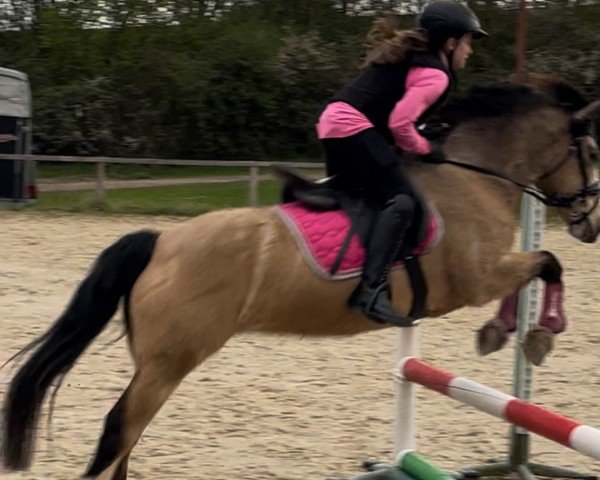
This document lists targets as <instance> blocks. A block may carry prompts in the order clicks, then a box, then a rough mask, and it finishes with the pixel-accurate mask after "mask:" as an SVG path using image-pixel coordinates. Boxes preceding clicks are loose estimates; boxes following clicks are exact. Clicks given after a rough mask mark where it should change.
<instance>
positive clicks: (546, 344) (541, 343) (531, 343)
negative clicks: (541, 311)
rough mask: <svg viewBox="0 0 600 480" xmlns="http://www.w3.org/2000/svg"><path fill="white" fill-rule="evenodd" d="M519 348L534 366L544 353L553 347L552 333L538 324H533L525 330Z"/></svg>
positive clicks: (541, 359)
mask: <svg viewBox="0 0 600 480" xmlns="http://www.w3.org/2000/svg"><path fill="white" fill-rule="evenodd" d="M521 348H522V349H523V353H524V354H525V358H527V360H529V361H530V362H531V363H533V364H534V365H536V366H540V365H541V364H542V363H543V362H544V358H546V355H548V353H550V352H551V351H552V349H553V348H554V333H552V332H551V331H550V330H549V329H547V328H544V327H540V326H539V325H538V326H535V327H533V328H532V329H531V330H529V332H527V336H526V337H525V341H524V342H523V343H522V344H521Z"/></svg>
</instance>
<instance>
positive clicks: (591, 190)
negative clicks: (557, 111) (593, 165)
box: [420, 138, 600, 225]
mask: <svg viewBox="0 0 600 480" xmlns="http://www.w3.org/2000/svg"><path fill="white" fill-rule="evenodd" d="M573 152H576V153H577V163H578V165H579V170H580V172H581V176H582V179H583V185H584V186H583V188H581V189H580V190H578V191H577V192H575V193H574V194H573V195H569V196H566V195H558V194H556V193H549V194H546V193H544V192H543V191H542V190H541V189H539V188H537V187H535V186H532V185H526V184H524V183H521V182H518V181H517V180H514V179H512V178H510V177H509V176H508V175H505V174H503V173H501V172H498V171H496V170H492V169H489V168H485V167H480V166H477V165H471V164H469V163H463V162H456V161H454V160H449V159H436V160H433V161H427V160H425V159H423V160H422V161H423V162H426V163H435V164H448V165H454V166H456V167H459V168H464V169H466V170H471V171H474V172H477V173H481V174H484V175H489V176H492V177H496V178H500V179H502V180H506V181H508V182H510V183H512V184H513V185H515V186H516V187H518V188H519V189H521V190H522V191H523V193H526V194H527V195H531V196H532V197H534V198H536V199H537V200H539V201H540V202H542V203H543V204H544V205H546V206H549V207H557V208H571V207H572V206H573V204H574V203H575V202H576V201H578V200H580V199H586V198H587V197H592V196H596V197H597V198H596V201H595V202H594V204H593V206H592V208H591V209H590V210H588V211H586V212H584V213H582V214H581V215H579V216H578V218H577V219H575V220H573V221H572V222H570V224H571V225H576V224H578V223H581V222H583V221H585V220H586V219H587V217H588V216H589V215H590V214H591V213H592V212H593V211H594V209H595V208H596V207H597V206H598V204H599V203H600V182H597V181H596V182H593V183H592V184H589V185H588V181H589V178H588V175H587V172H586V170H585V157H584V154H583V148H582V145H581V138H576V139H575V145H571V146H570V147H569V150H568V151H567V153H566V155H565V156H564V157H563V158H562V159H561V160H560V162H558V164H557V165H556V166H555V167H553V168H551V169H550V170H549V171H548V172H545V173H544V174H542V175H541V176H540V177H539V179H540V180H543V179H545V178H548V177H550V176H552V175H554V174H555V173H556V172H558V171H559V170H560V169H561V168H562V167H563V166H564V165H565V164H566V163H567V161H568V160H569V157H570V156H571V154H572V153H573ZM420 158H422V157H420Z"/></svg>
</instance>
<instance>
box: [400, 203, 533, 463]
mask: <svg viewBox="0 0 600 480" xmlns="http://www.w3.org/2000/svg"><path fill="white" fill-rule="evenodd" d="M544 219H545V207H544V205H543V204H542V203H541V202H539V201H537V200H535V199H533V198H530V197H529V196H527V195H525V196H524V197H523V200H522V203H521V250H522V251H533V250H539V248H540V245H541V238H542V232H543V229H544ZM538 291H539V286H538V282H537V281H534V282H532V283H531V284H530V285H529V287H528V288H526V289H524V290H523V292H522V293H521V298H520V302H519V325H518V334H517V335H518V343H519V344H520V342H521V341H522V340H523V339H524V338H525V335H526V333H527V330H528V328H529V325H530V324H531V323H535V322H536V320H537V316H538V314H539V312H538V303H539V302H538ZM419 329H420V327H418V326H416V327H412V328H403V329H399V332H398V342H397V345H398V346H397V360H400V359H402V358H404V357H419V353H420V352H419ZM515 350H516V353H515V396H516V397H518V398H522V399H526V400H527V399H529V398H530V394H531V378H532V373H531V372H532V369H531V364H530V363H529V362H527V360H526V359H525V357H524V355H523V353H522V351H521V349H520V348H516V349H515ZM395 376H396V404H397V410H396V428H395V453H396V454H398V453H399V452H401V451H403V450H406V449H415V448H416V446H417V445H416V443H417V442H416V409H415V401H416V400H415V391H414V385H413V384H412V383H411V382H405V381H403V380H402V379H401V377H400V376H399V375H398V372H396V375H395ZM523 435H525V437H523ZM527 435H528V433H527V432H525V431H523V430H521V429H519V430H516V429H515V430H514V433H513V434H512V435H511V451H512V450H514V449H517V448H518V449H519V450H520V451H523V448H526V449H527V451H526V452H525V454H528V445H529V444H528V436H527ZM523 442H525V443H523ZM512 455H513V454H512V452H511V456H512Z"/></svg>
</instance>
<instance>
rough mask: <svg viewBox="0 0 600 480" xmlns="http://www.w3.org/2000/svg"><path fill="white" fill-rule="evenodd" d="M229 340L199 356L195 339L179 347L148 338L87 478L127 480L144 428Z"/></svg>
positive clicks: (116, 406)
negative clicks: (190, 375)
mask: <svg viewBox="0 0 600 480" xmlns="http://www.w3.org/2000/svg"><path fill="white" fill-rule="evenodd" d="M225 337H226V338H225ZM180 338H181V337H180ZM228 338H229V335H227V336H223V338H221V341H219V342H213V343H211V345H210V347H208V346H207V345H203V347H204V348H203V349H202V353H198V352H197V351H196V350H200V348H199V345H198V346H196V345H194V338H193V337H192V336H190V338H189V340H188V342H185V343H184V342H180V343H179V344H178V345H174V344H173V343H172V342H167V343H166V344H165V343H164V336H163V337H162V341H161V340H159V338H157V336H156V335H150V336H148V337H147V338H146V339H145V342H144V343H145V345H146V346H147V347H148V348H147V349H146V350H145V351H144V352H143V354H142V355H140V354H139V353H140V352H137V353H138V354H137V355H136V364H137V369H136V372H135V374H134V376H133V379H132V380H131V382H130V384H129V386H128V387H127V388H126V390H125V392H123V395H122V396H121V398H120V399H119V400H118V402H117V403H116V404H115V406H114V407H113V409H112V410H111V411H110V412H109V414H108V416H107V417H106V421H105V425H104V432H103V434H102V438H101V439H100V444H99V445H98V449H97V452H96V457H95V459H94V461H93V463H92V465H91V466H90V467H89V469H88V471H87V472H86V474H85V477H86V478H96V479H97V480H125V479H126V478H127V461H128V457H129V454H130V452H131V450H132V449H133V447H134V446H135V444H136V443H137V441H138V440H139V438H140V436H141V435H142V433H143V431H144V429H145V428H146V427H147V426H148V424H149V423H150V421H151V420H152V419H153V418H154V416H155V415H156V414H157V413H158V411H159V410H160V408H161V407H162V406H163V405H164V403H165V402H166V401H167V399H168V398H169V397H170V396H171V394H172V393H173V392H174V391H175V389H176V388H177V386H178V385H179V384H180V383H181V381H182V380H183V379H184V377H185V376H186V375H187V374H188V373H189V372H190V371H191V370H192V369H193V368H194V367H195V366H196V365H198V364H199V363H201V362H202V361H203V360H204V359H205V358H206V357H208V356H209V355H210V354H212V353H214V352H216V351H217V350H219V348H220V347H221V346H222V345H223V344H224V343H225V341H226V340H227V339H228ZM213 340H214V338H213ZM148 350H150V351H148ZM134 351H135V349H134Z"/></svg>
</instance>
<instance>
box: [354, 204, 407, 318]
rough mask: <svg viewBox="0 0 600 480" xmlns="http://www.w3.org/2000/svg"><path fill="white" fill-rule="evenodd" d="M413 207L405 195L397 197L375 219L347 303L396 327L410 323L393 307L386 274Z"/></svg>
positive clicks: (396, 252) (399, 246) (400, 241)
mask: <svg viewBox="0 0 600 480" xmlns="http://www.w3.org/2000/svg"><path fill="white" fill-rule="evenodd" d="M414 207H415V202H414V201H413V200H412V199H411V198H410V197H409V196H408V195H406V194H400V195H397V196H396V197H394V198H393V199H391V200H389V201H388V202H387V204H386V205H385V207H384V208H383V210H382V211H381V213H380V214H379V216H378V218H377V220H376V224H375V227H374V229H373V233H372V236H371V241H370V243H369V248H368V249H367V258H366V260H365V265H364V267H363V273H362V276H361V280H360V283H359V285H358V286H357V287H356V289H355V290H354V292H353V293H352V295H351V297H350V300H349V302H348V304H349V306H350V307H351V308H353V309H355V310H358V311H360V312H362V313H363V314H364V315H365V316H366V317H368V318H370V319H372V320H375V321H378V322H382V323H389V324H392V325H398V326H407V325H410V324H411V323H412V321H411V320H410V319H407V318H406V317H405V316H404V315H402V314H401V313H400V312H398V311H397V310H396V309H395V308H394V306H393V305H392V302H391V291H390V286H389V282H388V274H389V270H390V267H391V265H392V263H393V262H394V260H395V258H396V256H397V254H398V252H399V250H400V248H401V247H402V243H403V240H404V237H405V234H406V231H407V230H408V227H409V226H410V224H411V220H412V218H413V212H414Z"/></svg>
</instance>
